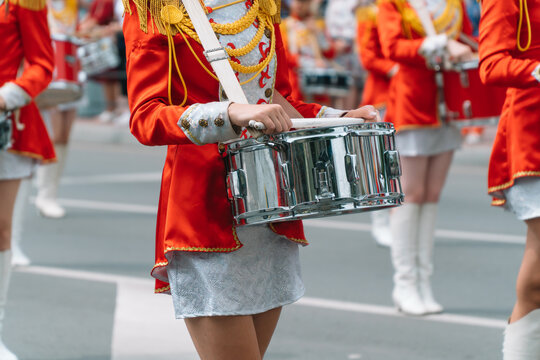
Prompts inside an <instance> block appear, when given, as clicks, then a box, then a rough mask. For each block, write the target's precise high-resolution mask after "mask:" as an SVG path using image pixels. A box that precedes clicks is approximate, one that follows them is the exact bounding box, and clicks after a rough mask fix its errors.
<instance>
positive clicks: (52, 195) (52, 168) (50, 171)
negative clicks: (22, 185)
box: [36, 144, 67, 219]
mask: <svg viewBox="0 0 540 360" xmlns="http://www.w3.org/2000/svg"><path fill="white" fill-rule="evenodd" d="M54 150H55V152H56V160H57V161H56V162H55V163H53V164H48V165H42V166H40V167H39V168H38V171H37V187H38V194H37V197H36V207H37V208H38V210H39V213H40V214H41V215H42V216H44V217H48V218H54V219H58V218H62V217H64V216H65V215H66V211H65V210H64V208H63V207H62V206H60V204H58V202H57V201H56V194H57V191H58V185H59V184H60V177H61V176H62V172H63V171H64V165H65V164H66V155H67V146H66V145H58V144H56V145H55V147H54Z"/></svg>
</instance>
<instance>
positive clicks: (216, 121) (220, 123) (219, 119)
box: [214, 116, 225, 126]
mask: <svg viewBox="0 0 540 360" xmlns="http://www.w3.org/2000/svg"><path fill="white" fill-rule="evenodd" d="M214 124H215V125H216V126H223V125H225V120H223V119H222V118H221V116H220V117H218V118H217V119H216V120H214Z"/></svg>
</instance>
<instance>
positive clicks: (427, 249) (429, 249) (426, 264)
mask: <svg viewBox="0 0 540 360" xmlns="http://www.w3.org/2000/svg"><path fill="white" fill-rule="evenodd" d="M436 222H437V204H436V203H426V204H423V205H422V207H421V208H420V220H419V225H418V289H419V290H420V297H421V298H422V301H423V302H424V306H425V307H426V311H427V312H428V313H430V314H436V313H440V312H442V311H443V307H442V305H441V304H439V303H438V302H437V301H435V298H434V297H433V291H432V290H431V280H430V278H431V274H432V273H433V243H434V241H435V223H436Z"/></svg>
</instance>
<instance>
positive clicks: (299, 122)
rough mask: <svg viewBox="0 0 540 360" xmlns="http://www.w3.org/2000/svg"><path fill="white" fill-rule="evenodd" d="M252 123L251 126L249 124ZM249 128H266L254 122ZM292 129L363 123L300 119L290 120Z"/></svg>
mask: <svg viewBox="0 0 540 360" xmlns="http://www.w3.org/2000/svg"><path fill="white" fill-rule="evenodd" d="M251 121H253V124H252V123H251ZM251 121H250V123H249V126H253V127H255V126H260V127H257V128H256V129H257V130H264V129H266V127H265V126H264V124H263V123H261V122H256V121H255V120H251ZM291 122H292V125H293V126H292V127H293V128H295V129H307V128H317V127H327V126H346V125H359V124H363V123H364V122H365V120H364V119H362V118H314V119H310V118H301V119H291Z"/></svg>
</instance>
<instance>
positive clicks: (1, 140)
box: [0, 111, 13, 151]
mask: <svg viewBox="0 0 540 360" xmlns="http://www.w3.org/2000/svg"><path fill="white" fill-rule="evenodd" d="M12 126H13V124H12V123H11V113H10V112H3V111H0V151H2V150H6V149H9V147H10V146H11V133H12V129H13V128H12Z"/></svg>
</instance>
